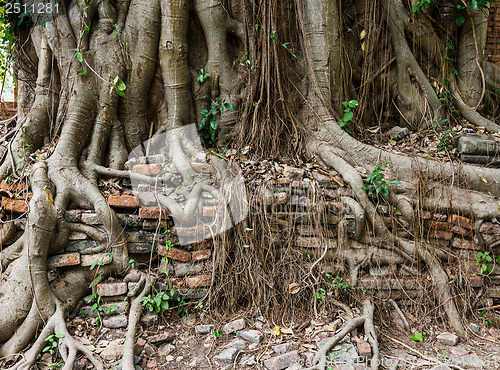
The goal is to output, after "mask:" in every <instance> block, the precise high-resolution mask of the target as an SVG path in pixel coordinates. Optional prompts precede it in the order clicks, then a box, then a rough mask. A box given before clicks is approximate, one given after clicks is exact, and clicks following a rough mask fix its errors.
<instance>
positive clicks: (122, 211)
mask: <svg viewBox="0 0 500 370" xmlns="http://www.w3.org/2000/svg"><path fill="white" fill-rule="evenodd" d="M159 160H161V158H160V159H159ZM141 162H146V161H145V160H141V159H139V160H138V162H137V163H135V164H132V165H131V167H132V170H133V171H135V172H139V173H142V174H144V173H148V174H158V173H159V172H160V170H161V169H160V167H159V166H158V165H157V164H147V163H141ZM199 170H207V168H205V169H202V168H199ZM295 170H296V171H295V172H300V169H295ZM290 172H291V173H293V172H294V171H290ZM313 177H314V180H315V183H316V184H319V186H320V192H321V194H322V196H321V197H320V198H319V202H318V199H315V200H313V199H312V198H313V196H312V195H313V194H317V193H318V189H315V190H314V191H312V187H313V186H315V185H312V182H311V181H305V180H297V179H294V178H293V176H292V177H291V178H286V177H285V178H278V179H274V180H270V181H267V182H266V186H267V187H268V188H269V189H271V191H272V193H273V194H274V200H273V202H271V203H272V206H271V207H269V208H268V212H269V216H270V217H272V218H275V219H279V220H287V222H290V225H289V227H290V228H291V229H292V230H294V233H295V238H294V241H295V248H296V249H297V251H299V252H300V253H302V254H303V255H304V256H308V258H304V263H312V262H313V261H315V260H316V259H317V258H318V257H319V256H320V255H321V254H322V252H323V250H324V246H325V242H324V239H323V238H324V237H325V236H326V237H327V238H330V239H331V240H332V245H334V243H333V241H335V240H336V239H337V229H338V224H339V222H340V221H341V220H343V221H344V222H345V223H346V230H347V235H348V237H351V238H352V237H353V235H354V234H355V232H356V220H355V216H354V213H353V212H352V211H351V210H349V208H348V207H346V206H345V204H343V203H342V202H341V197H344V196H351V195H352V194H351V190H350V189H349V188H348V187H346V186H345V184H344V183H343V181H342V179H341V178H339V177H335V176H324V175H322V174H320V173H319V172H313ZM299 178H302V176H299ZM259 181H260V180H258V181H255V182H251V183H249V184H247V185H248V189H249V192H250V193H251V192H252V189H254V188H256V187H258V186H262V181H260V182H259ZM0 195H1V196H2V202H1V203H2V207H3V212H4V214H6V215H7V216H9V218H11V219H16V221H15V224H16V227H17V229H18V231H17V236H20V234H21V233H22V230H23V229H24V223H25V218H23V217H22V216H21V217H20V215H22V214H23V213H25V212H26V211H27V210H28V201H29V198H30V196H31V194H30V193H29V191H28V189H27V187H26V185H25V184H15V185H9V184H7V183H5V182H2V183H1V184H0ZM107 199H108V203H109V205H110V206H111V207H112V208H113V209H114V210H115V212H116V213H117V216H118V219H119V221H120V223H121V224H122V225H123V226H124V229H125V235H126V237H127V241H128V250H129V253H130V258H131V259H133V260H134V261H135V262H134V263H135V264H137V265H139V264H141V263H143V264H145V265H144V266H146V265H149V263H150V261H151V260H152V261H154V262H153V266H152V267H153V268H154V269H155V272H156V273H157V275H158V276H160V278H159V279H158V283H157V286H156V289H157V290H167V289H170V286H172V287H173V288H174V289H175V290H176V291H177V294H179V295H180V296H181V297H182V298H183V299H185V300H188V299H201V298H203V297H204V296H205V295H206V293H207V291H208V288H209V287H210V285H211V272H212V261H211V260H212V257H213V242H212V240H210V239H207V240H204V241H201V242H197V243H193V244H189V245H185V246H182V245H180V244H179V239H178V235H179V233H189V232H192V230H190V229H188V228H183V229H179V228H176V227H175V225H174V224H173V221H172V220H171V218H170V217H169V216H168V215H167V214H166V213H165V212H164V211H162V210H161V209H160V208H159V207H158V206H157V205H156V199H155V196H154V194H153V192H152V191H151V190H150V189H148V188H147V186H146V187H144V188H143V189H142V190H141V191H140V192H135V191H133V190H130V189H129V190H127V189H125V188H123V189H122V190H121V193H120V194H112V195H108V196H107ZM379 210H380V212H381V214H382V215H383V217H384V218H385V221H386V224H387V226H388V227H389V229H392V230H393V231H396V229H395V228H396V227H397V225H398V224H399V223H400V220H398V214H397V211H396V212H395V210H390V209H389V208H387V207H385V206H381V207H380V208H379ZM201 213H202V216H203V218H202V220H204V221H206V222H210V220H211V218H213V217H215V216H216V214H217V211H216V209H215V206H204V207H203V209H202V212H201ZM318 214H322V215H323V217H322V218H321V220H322V221H321V222H322V224H321V225H320V227H319V228H318V225H317V224H316V225H315V224H314V222H311V219H312V218H314V217H315V216H317V215H318ZM420 217H421V219H422V223H423V234H422V235H420V238H423V239H424V240H427V241H428V242H430V243H431V245H435V246H436V247H439V248H440V250H441V251H442V252H444V253H446V254H449V255H453V256H458V257H459V259H460V261H461V263H463V265H461V266H462V267H463V266H466V272H465V275H462V276H465V278H466V279H467V280H468V282H469V283H470V286H471V287H473V288H475V289H479V288H486V294H485V297H486V299H489V300H493V299H500V269H499V268H498V267H496V268H495V269H494V270H493V272H492V273H491V274H490V275H489V276H488V278H484V277H483V276H482V275H481V273H480V271H479V268H478V264H477V263H476V257H477V256H476V255H477V252H478V251H479V250H481V248H480V246H479V243H478V240H477V235H476V232H475V230H474V222H473V220H470V219H468V218H466V217H463V216H460V215H457V214H450V215H446V214H438V213H430V212H424V213H423V214H421V215H420ZM66 219H67V221H68V222H81V223H85V224H88V225H93V226H95V227H100V225H101V223H100V221H99V219H98V217H97V215H96V214H95V213H94V212H92V211H88V210H70V211H68V212H67V213H66ZM197 227H198V226H196V227H193V229H196V228H197ZM479 231H480V233H481V236H482V238H483V239H484V241H485V243H486V245H491V244H493V243H495V242H496V241H498V240H500V224H499V223H491V222H484V223H483V224H482V225H481V227H480V230H479ZM398 232H399V233H400V235H402V232H404V230H399V231H398ZM283 238H284V237H283ZM277 239H279V238H277ZM11 242H13V241H11ZM95 246H96V242H94V241H93V240H91V239H90V238H89V237H88V236H87V235H86V234H83V233H73V234H71V236H70V243H69V245H68V246H67V248H66V250H65V251H63V252H62V253H61V254H58V255H55V256H52V257H50V259H49V267H51V268H65V267H67V266H75V265H81V266H84V267H89V266H92V265H93V264H96V263H101V264H108V263H110V262H111V255H110V253H108V252H102V253H99V254H97V255H88V254H85V250H86V249H88V248H91V247H95ZM333 248H335V247H332V249H333ZM499 253H500V248H497V251H494V254H495V255H498V254H499ZM334 256H335V253H328V254H326V256H325V257H324V260H323V261H322V266H320V268H322V269H325V270H327V268H328V266H331V265H334V263H333V262H335V261H334ZM151 257H154V258H153V259H151ZM455 267H456V266H454V265H451V266H449V267H448V271H449V274H451V275H453V274H454V273H455V271H457V270H458V268H455ZM407 270H408V269H407V266H404V265H403V264H402V263H401V262H400V263H399V265H398V264H397V263H395V264H394V265H390V266H371V267H369V268H366V269H361V271H360V276H359V282H360V284H361V285H362V286H363V287H364V288H366V289H369V290H371V291H373V293H374V295H375V296H377V297H379V298H389V297H391V298H394V299H399V300H406V301H408V300H410V301H411V300H419V299H421V298H423V297H425V296H427V294H428V291H429V289H430V285H431V279H430V277H428V279H427V277H426V276H425V272H424V273H423V275H422V276H420V277H419V278H418V279H416V278H415V277H413V276H411V274H408V273H407ZM109 284H110V285H109ZM129 285H130V284H129ZM132 285H133V284H132ZM130 288H131V287H130V286H127V284H124V283H121V282H119V281H118V282H117V281H114V282H104V283H102V284H101V285H99V286H98V292H100V293H99V294H100V295H102V296H104V297H121V296H123V295H125V294H126V293H127V291H128V290H129V289H130Z"/></svg>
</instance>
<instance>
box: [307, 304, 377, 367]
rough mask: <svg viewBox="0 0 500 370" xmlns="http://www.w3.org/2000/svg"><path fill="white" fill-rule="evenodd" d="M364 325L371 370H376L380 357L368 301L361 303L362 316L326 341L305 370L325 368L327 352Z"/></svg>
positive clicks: (350, 321)
mask: <svg viewBox="0 0 500 370" xmlns="http://www.w3.org/2000/svg"><path fill="white" fill-rule="evenodd" d="M363 324H364V329H365V335H366V337H367V339H368V342H369V343H370V345H371V348H372V359H371V369H372V370H375V369H378V366H379V363H380V355H379V349H378V340H377V334H376V332H375V326H374V325H373V305H372V303H371V302H370V300H368V299H366V300H365V301H364V302H363V315H362V316H358V317H354V318H352V319H350V320H349V321H348V322H347V323H346V324H345V325H344V327H343V328H342V330H341V331H340V332H339V333H338V334H336V335H335V336H334V337H332V338H331V339H330V340H329V341H327V342H326V343H325V344H324V345H323V346H322V347H321V348H320V349H319V351H318V352H317V353H316V355H315V356H314V359H313V366H312V367H310V368H307V369H306V370H324V369H325V368H326V365H327V364H326V362H327V358H328V357H327V355H328V352H329V351H330V350H331V349H332V348H333V347H335V346H336V345H337V344H338V343H339V342H340V341H341V340H342V339H343V338H344V337H345V336H346V335H347V334H349V333H350V332H351V331H352V330H354V329H356V328H357V327H359V326H361V325H363Z"/></svg>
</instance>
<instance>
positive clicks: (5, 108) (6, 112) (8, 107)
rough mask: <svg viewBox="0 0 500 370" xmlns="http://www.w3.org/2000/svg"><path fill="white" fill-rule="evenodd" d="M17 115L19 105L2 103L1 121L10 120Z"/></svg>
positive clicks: (0, 110) (0, 105) (0, 107)
mask: <svg viewBox="0 0 500 370" xmlns="http://www.w3.org/2000/svg"><path fill="white" fill-rule="evenodd" d="M16 113H17V103H15V102H2V103H0V117H1V119H9V118H10V117H12V116H14V115H15V114H16Z"/></svg>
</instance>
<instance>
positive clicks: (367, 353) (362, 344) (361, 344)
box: [356, 339, 372, 359]
mask: <svg viewBox="0 0 500 370" xmlns="http://www.w3.org/2000/svg"><path fill="white" fill-rule="evenodd" d="M356 347H358V354H359V356H360V357H363V358H364V359H368V358H370V357H372V349H371V347H370V344H368V342H367V341H366V340H363V339H361V340H359V341H358V343H357V344H356Z"/></svg>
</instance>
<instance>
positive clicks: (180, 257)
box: [158, 245, 191, 262]
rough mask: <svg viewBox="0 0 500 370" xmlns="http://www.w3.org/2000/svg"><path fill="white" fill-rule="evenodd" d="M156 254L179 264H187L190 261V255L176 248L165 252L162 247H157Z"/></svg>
mask: <svg viewBox="0 0 500 370" xmlns="http://www.w3.org/2000/svg"><path fill="white" fill-rule="evenodd" d="M158 254H159V255H161V256H165V257H168V258H171V259H173V260H176V261H181V262H187V261H189V260H190V259H191V253H189V252H185V251H183V250H181V249H177V248H170V250H168V251H167V250H166V248H165V246H164V245H158Z"/></svg>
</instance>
